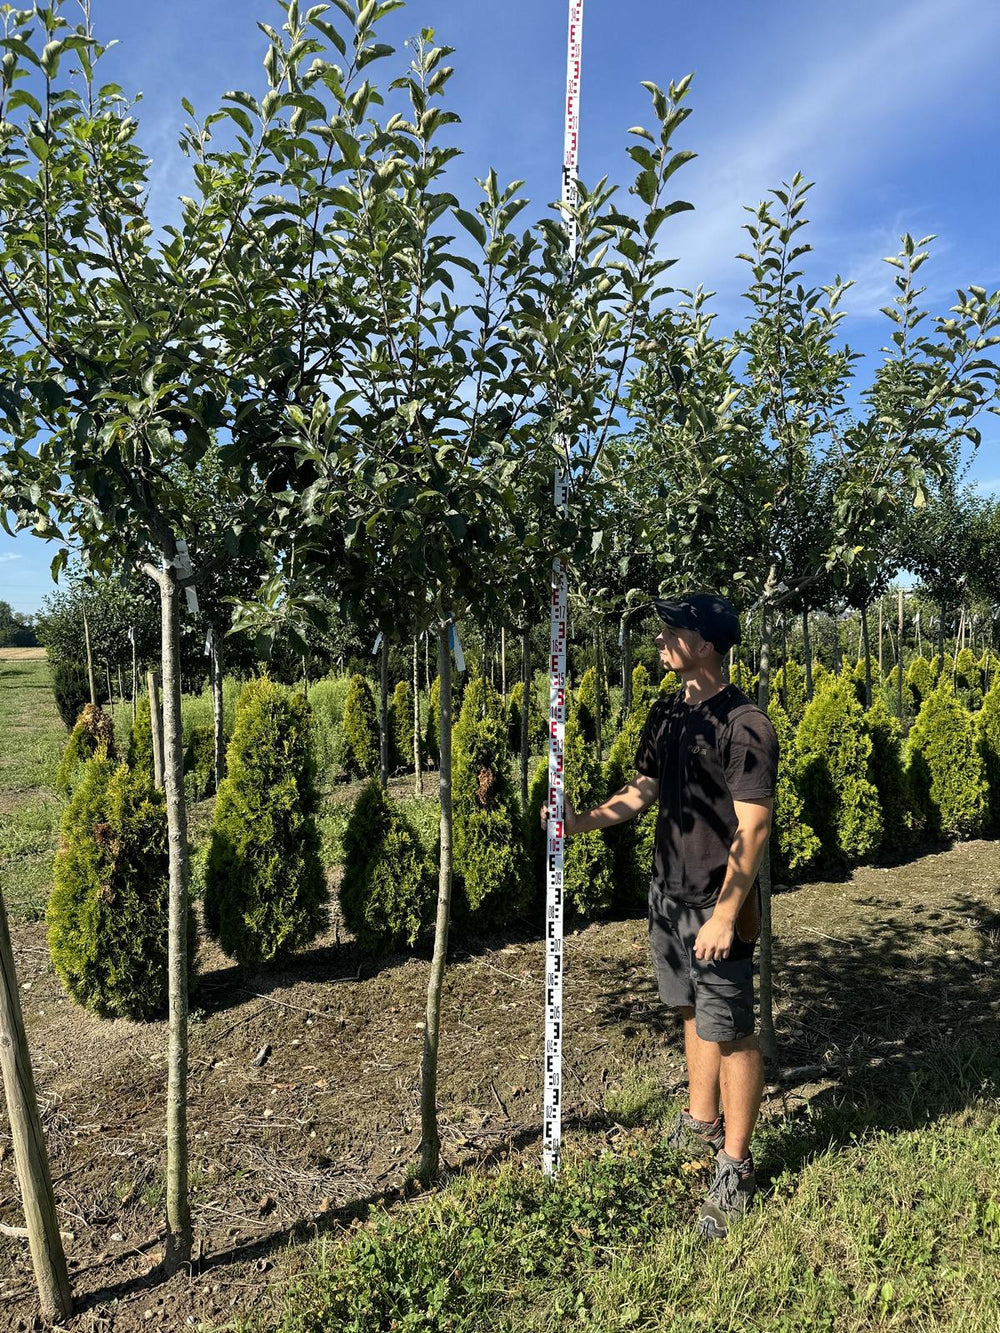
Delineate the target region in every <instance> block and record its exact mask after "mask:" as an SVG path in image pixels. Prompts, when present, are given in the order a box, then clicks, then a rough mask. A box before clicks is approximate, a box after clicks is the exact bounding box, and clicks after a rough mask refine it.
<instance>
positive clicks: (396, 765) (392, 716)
mask: <svg viewBox="0 0 1000 1333" xmlns="http://www.w3.org/2000/svg"><path fill="white" fill-rule="evenodd" d="M412 767H413V687H412V686H411V685H410V683H409V681H406V680H401V681H400V682H399V684H398V685H397V686H396V688H395V689H394V690H393V692H392V697H391V698H390V700H389V770H390V772H393V773H399V772H401V771H404V770H405V769H408V768H412Z"/></svg>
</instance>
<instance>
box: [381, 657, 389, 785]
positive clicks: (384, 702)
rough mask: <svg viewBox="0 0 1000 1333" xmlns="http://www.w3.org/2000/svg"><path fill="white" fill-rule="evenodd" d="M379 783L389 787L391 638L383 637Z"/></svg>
mask: <svg viewBox="0 0 1000 1333" xmlns="http://www.w3.org/2000/svg"><path fill="white" fill-rule="evenodd" d="M378 748H379V781H380V782H381V784H382V786H383V787H388V785H389V636H388V635H387V634H383V635H382V650H381V654H380V660H379V704H378Z"/></svg>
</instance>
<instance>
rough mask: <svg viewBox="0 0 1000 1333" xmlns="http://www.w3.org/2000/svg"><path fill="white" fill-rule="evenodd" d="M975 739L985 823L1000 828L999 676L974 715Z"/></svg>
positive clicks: (993, 828)
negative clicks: (980, 763) (983, 788)
mask: <svg viewBox="0 0 1000 1333" xmlns="http://www.w3.org/2000/svg"><path fill="white" fill-rule="evenodd" d="M976 740H977V743H978V747H979V755H980V758H981V759H982V761H983V771H984V774H985V776H986V789H987V824H988V825H989V827H990V829H992V830H996V829H998V828H1000V678H998V679H997V682H996V684H994V685H992V686H991V687H990V689H989V690H987V692H986V695H985V696H984V698H983V706H982V708H981V709H980V710H979V713H978V714H977V716H976Z"/></svg>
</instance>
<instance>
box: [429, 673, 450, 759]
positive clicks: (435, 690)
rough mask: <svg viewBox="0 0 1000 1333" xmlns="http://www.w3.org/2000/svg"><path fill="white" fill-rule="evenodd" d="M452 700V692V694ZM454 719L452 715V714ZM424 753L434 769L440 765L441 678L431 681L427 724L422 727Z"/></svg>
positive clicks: (436, 677) (437, 677)
mask: <svg viewBox="0 0 1000 1333" xmlns="http://www.w3.org/2000/svg"><path fill="white" fill-rule="evenodd" d="M452 697H453V698H454V691H453V692H452ZM452 717H453V718H454V713H453V714H452ZM424 752H425V753H426V755H427V757H428V759H429V760H430V761H431V763H432V764H434V766H435V767H437V765H439V764H440V763H441V677H440V676H435V677H434V679H433V680H432V681H431V690H430V696H429V699H428V702H427V724H426V726H425V727H424Z"/></svg>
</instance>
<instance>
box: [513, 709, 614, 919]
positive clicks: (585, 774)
mask: <svg viewBox="0 0 1000 1333" xmlns="http://www.w3.org/2000/svg"><path fill="white" fill-rule="evenodd" d="M548 774H549V770H548V761H547V760H543V761H542V762H541V763H540V764H539V766H538V768H537V769H536V770H535V775H534V779H533V781H532V783H531V788H530V791H529V795H528V815H527V820H528V829H527V833H528V837H527V842H528V848H529V852H530V854H531V858H532V861H533V862H534V866H533V870H534V877H533V878H534V884H535V889H536V901H537V902H544V899H545V880H546V864H545V844H546V837H545V834H544V833H543V832H542V829H541V821H540V814H541V809H542V806H543V805H544V804H545V802H546V798H547V796H548ZM565 783H566V794H567V795H568V796H569V799H570V802H571V804H572V806H573V808H574V810H580V811H582V810H589V809H591V808H592V807H593V806H595V805H600V804H602V803H603V801H604V775H603V773H602V771H601V765H600V763H599V762H598V759H597V756H596V754H595V753H594V751H593V750H592V749H591V748H590V746H588V745H587V743H586V742H585V741H584V739H583V736H582V735H581V733H580V728H579V726H578V725H577V722H576V716H575V713H574V712H573V711H571V712H570V716H569V719H568V721H567V723H566V753H565ZM564 887H565V895H564V896H565V902H566V905H567V907H568V908H569V909H570V910H571V911H574V912H577V913H579V915H581V916H588V917H589V916H597V915H599V914H601V913H602V912H607V911H608V910H609V909H610V907H611V905H612V902H613V900H614V869H613V862H612V856H611V848H610V847H609V845H608V841H607V838H606V836H605V833H604V830H603V829H596V830H594V831H593V832H591V833H578V834H576V835H575V836H574V837H572V838H570V839H569V840H568V841H567V843H566V864H565V869H564Z"/></svg>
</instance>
